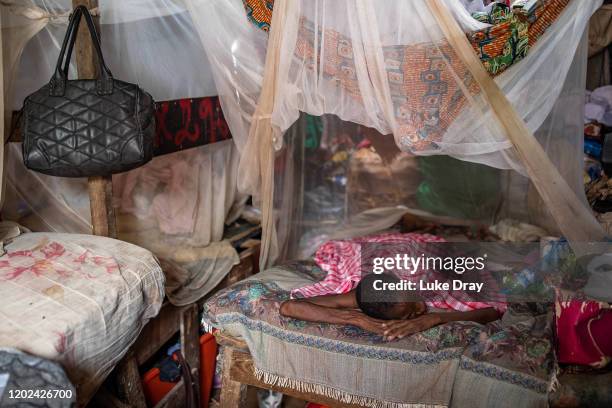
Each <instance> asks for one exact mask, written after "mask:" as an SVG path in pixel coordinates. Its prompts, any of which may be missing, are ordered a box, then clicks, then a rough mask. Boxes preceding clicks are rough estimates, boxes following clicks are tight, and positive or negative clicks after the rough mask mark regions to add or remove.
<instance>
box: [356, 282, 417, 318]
mask: <svg viewBox="0 0 612 408" xmlns="http://www.w3.org/2000/svg"><path fill="white" fill-rule="evenodd" d="M399 282H400V280H399V279H398V278H396V277H395V276H393V275H390V274H386V273H383V274H380V275H376V274H369V275H366V276H364V277H363V279H362V280H361V282H359V284H358V285H357V289H356V292H355V294H356V298H357V305H358V306H359V309H361V311H362V312H363V313H364V314H366V315H368V316H370V317H373V318H375V319H381V320H406V319H412V318H414V317H416V316H419V315H421V314H423V313H425V311H426V306H425V303H423V302H415V301H407V300H406V297H407V296H406V293H405V292H404V291H402V290H377V289H376V288H381V287H383V284H389V283H399Z"/></svg>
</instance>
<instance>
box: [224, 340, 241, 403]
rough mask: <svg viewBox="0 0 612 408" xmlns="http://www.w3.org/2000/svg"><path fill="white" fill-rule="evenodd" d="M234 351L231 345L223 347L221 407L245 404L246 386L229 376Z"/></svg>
mask: <svg viewBox="0 0 612 408" xmlns="http://www.w3.org/2000/svg"><path fill="white" fill-rule="evenodd" d="M234 353H237V351H236V350H234V349H233V348H231V347H225V348H224V349H223V372H222V374H221V396H220V401H219V402H220V404H219V406H221V407H228V408H229V407H232V408H234V407H235V408H243V407H245V406H246V395H247V387H246V384H241V383H240V382H238V381H234V380H233V379H232V378H231V372H232V366H233V364H234Z"/></svg>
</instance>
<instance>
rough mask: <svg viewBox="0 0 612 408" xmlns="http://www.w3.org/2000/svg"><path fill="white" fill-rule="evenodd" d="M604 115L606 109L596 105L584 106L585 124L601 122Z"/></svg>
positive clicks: (590, 103)
mask: <svg viewBox="0 0 612 408" xmlns="http://www.w3.org/2000/svg"><path fill="white" fill-rule="evenodd" d="M605 114H606V108H605V107H604V106H602V105H599V104H597V103H593V102H589V103H587V104H586V105H584V119H585V121H587V122H590V121H593V120H594V121H597V122H601V120H602V119H603V117H604V115H605Z"/></svg>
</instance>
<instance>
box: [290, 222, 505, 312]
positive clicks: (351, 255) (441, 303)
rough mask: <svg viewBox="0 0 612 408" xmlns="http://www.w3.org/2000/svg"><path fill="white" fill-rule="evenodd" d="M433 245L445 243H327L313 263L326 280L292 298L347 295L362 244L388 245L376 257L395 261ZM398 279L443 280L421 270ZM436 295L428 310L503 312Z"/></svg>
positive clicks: (420, 237) (405, 238) (419, 239)
mask: <svg viewBox="0 0 612 408" xmlns="http://www.w3.org/2000/svg"><path fill="white" fill-rule="evenodd" d="M436 242H437V243H440V242H445V240H444V239H442V238H440V237H436V236H434V235H429V234H415V233H410V234H398V233H389V234H382V235H373V236H367V237H360V238H354V239H350V240H336V241H328V242H326V243H325V244H323V245H321V246H320V247H319V249H318V250H317V252H316V253H315V256H314V260H315V262H316V263H317V265H318V266H319V267H320V268H321V269H323V270H324V271H325V272H327V276H326V277H325V279H323V280H322V281H320V282H317V283H315V284H313V285H309V286H305V287H303V288H299V289H294V290H293V291H292V292H291V295H292V296H294V295H301V296H302V297H306V298H310V297H314V296H322V295H329V294H340V293H347V292H350V291H351V290H353V289H355V287H356V286H357V284H358V283H359V281H360V280H361V275H362V274H361V262H362V257H361V255H362V254H361V249H362V245H363V244H367V243H380V244H390V245H387V246H381V247H380V249H379V250H377V253H376V256H377V257H394V256H395V255H396V254H397V253H400V252H404V253H412V254H417V253H418V254H420V253H427V251H426V249H429V250H430V251H429V252H431V249H432V248H431V247H427V246H426V244H428V243H436ZM391 244H392V245H391ZM486 277H487V278H488V282H487V283H485V285H487V286H489V287H491V286H492V285H495V282H494V280H493V278H492V277H491V276H490V275H488V274H486ZM401 279H404V280H411V281H415V282H416V281H419V280H427V281H433V280H434V279H437V280H440V281H441V280H443V279H442V278H440V277H438V276H435V275H434V272H432V271H426V270H420V271H417V272H416V273H414V274H406V275H402V276H401ZM436 295H437V296H436V300H434V301H429V302H425V303H426V305H427V306H428V307H433V308H436V309H452V310H457V311H470V310H476V309H485V308H488V307H494V308H496V309H497V310H499V311H500V312H502V313H503V312H504V311H505V310H506V304H505V303H502V302H499V303H498V302H480V301H474V300H473V299H470V296H469V295H468V294H467V293H466V292H463V291H461V292H459V291H448V292H444V293H440V292H437V293H436ZM438 299H439V300H438Z"/></svg>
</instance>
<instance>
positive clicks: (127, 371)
mask: <svg viewBox="0 0 612 408" xmlns="http://www.w3.org/2000/svg"><path fill="white" fill-rule="evenodd" d="M116 372H117V377H116V378H117V387H118V389H119V394H120V395H119V397H120V398H121V399H122V400H123V401H125V402H126V403H127V404H128V405H129V406H130V407H134V408H146V406H147V402H146V400H145V396H144V390H143V389H142V379H141V378H140V372H139V370H138V362H137V361H136V357H135V356H134V354H133V353H132V352H131V351H128V354H127V355H126V356H125V357H123V359H122V360H121V362H120V363H119V365H118V366H117V371H116Z"/></svg>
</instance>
